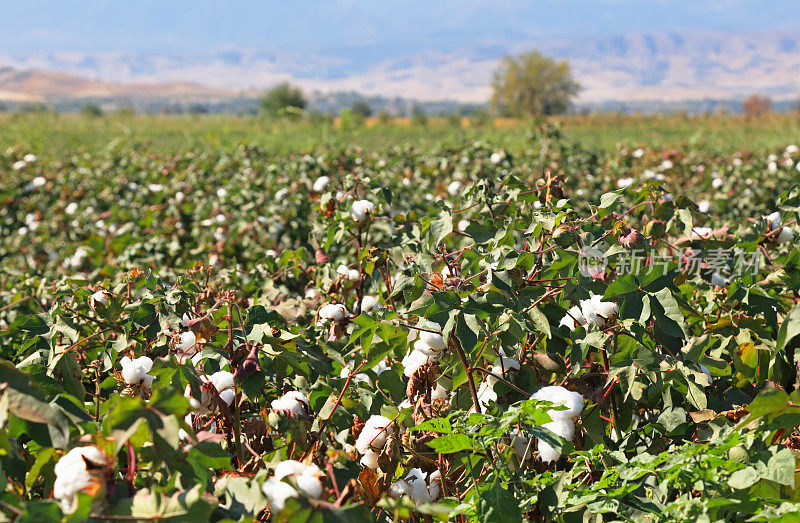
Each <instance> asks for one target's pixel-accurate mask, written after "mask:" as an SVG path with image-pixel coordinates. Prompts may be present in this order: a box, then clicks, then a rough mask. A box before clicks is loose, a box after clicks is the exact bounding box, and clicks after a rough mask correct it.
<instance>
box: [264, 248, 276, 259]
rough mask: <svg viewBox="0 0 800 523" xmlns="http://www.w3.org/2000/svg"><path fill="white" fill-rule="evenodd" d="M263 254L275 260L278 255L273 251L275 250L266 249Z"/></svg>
mask: <svg viewBox="0 0 800 523" xmlns="http://www.w3.org/2000/svg"><path fill="white" fill-rule="evenodd" d="M264 254H266V255H267V257H268V258H275V257H276V256H278V253H277V252H276V251H275V249H267V252H265V253H264Z"/></svg>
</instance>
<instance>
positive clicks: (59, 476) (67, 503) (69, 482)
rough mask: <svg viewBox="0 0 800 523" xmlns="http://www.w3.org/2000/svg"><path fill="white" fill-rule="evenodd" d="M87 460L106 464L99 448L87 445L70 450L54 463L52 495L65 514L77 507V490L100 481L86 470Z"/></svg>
mask: <svg viewBox="0 0 800 523" xmlns="http://www.w3.org/2000/svg"><path fill="white" fill-rule="evenodd" d="M87 461H88V462H89V463H91V464H93V465H96V466H104V465H106V464H108V459H107V458H106V456H105V454H103V453H102V452H101V451H100V449H98V448H97V447H95V446H88V447H77V448H74V449H72V450H70V451H69V452H67V453H66V454H65V455H64V456H62V457H61V459H59V460H58V463H56V465H55V469H54V471H55V474H56V480H55V482H54V483H53V497H54V498H55V499H57V500H58V501H59V502H60V504H61V510H62V511H63V512H64V513H66V514H71V513H72V512H74V511H75V509H76V508H77V503H76V501H77V499H76V495H77V494H78V492H81V491H84V490H89V489H90V487H93V486H95V485H97V484H98V483H99V481H100V479H99V478H98V477H97V476H95V475H93V474H92V473H90V472H89V471H88V470H87V468H86V467H87Z"/></svg>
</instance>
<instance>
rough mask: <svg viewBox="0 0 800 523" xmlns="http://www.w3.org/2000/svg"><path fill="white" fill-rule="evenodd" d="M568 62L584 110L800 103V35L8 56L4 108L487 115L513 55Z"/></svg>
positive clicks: (0, 76)
mask: <svg viewBox="0 0 800 523" xmlns="http://www.w3.org/2000/svg"><path fill="white" fill-rule="evenodd" d="M528 49H539V50H541V51H543V52H544V53H545V54H548V55H550V56H553V57H556V58H560V59H561V58H563V59H567V60H569V62H570V64H571V66H572V69H573V72H574V76H575V78H576V79H577V81H578V82H579V83H580V84H581V86H582V90H581V92H580V94H579V98H578V103H579V104H583V105H586V104H591V105H599V104H607V103H609V102H626V103H642V102H645V101H661V102H677V101H693V100H694V101H697V100H704V99H710V98H711V99H720V100H735V99H741V98H742V97H744V96H747V95H749V94H751V93H755V92H758V93H761V94H765V95H768V96H770V97H772V98H773V99H774V100H796V99H798V98H800V30H775V31H740V32H733V33H731V32H713V31H692V32H681V33H660V34H649V35H637V34H632V35H624V36H619V37H592V38H581V37H574V38H568V39H558V40H545V39H542V40H541V41H527V42H522V43H518V44H515V45H514V46H512V47H508V46H499V45H498V46H482V47H475V48H469V49H464V50H460V51H447V52H444V51H435V50H416V51H413V52H410V51H408V50H404V49H403V48H400V47H397V46H393V47H388V48H381V47H377V48H373V47H366V48H364V47H342V48H336V49H325V50H320V51H318V52H309V51H302V52H301V51H280V52H279V51H274V52H271V51H265V50H258V49H235V50H234V49H221V50H216V51H209V52H190V51H181V52H161V53H154V52H130V51H102V52H87V51H69V50H57V51H48V52H44V51H35V52H18V53H8V52H3V51H0V67H5V68H4V69H0V100H10V101H25V100H53V99H64V98H72V99H76V98H77V99H90V98H91V99H108V98H117V97H128V98H130V97H141V98H153V97H155V98H159V97H160V98H177V99H179V100H181V101H183V102H199V101H203V100H206V101H207V100H219V99H224V98H226V97H228V98H253V97H255V95H256V93H258V92H260V91H262V90H263V89H265V88H267V87H269V86H270V85H273V84H275V83H276V82H279V81H283V80H288V81H291V82H293V83H296V84H298V85H300V86H301V87H303V88H304V89H305V90H307V91H309V92H311V91H319V92H322V93H334V92H342V91H350V92H352V91H356V92H358V93H361V94H363V95H366V96H381V97H386V98H393V97H401V98H403V99H413V100H419V101H433V100H451V101H455V102H459V103H483V102H485V101H486V100H487V99H488V98H489V95H490V92H491V88H490V85H489V84H490V81H491V77H492V73H493V71H494V70H495V69H496V67H497V65H498V64H499V62H500V60H501V59H502V57H503V56H504V55H506V54H508V53H515V52H520V51H524V50H528Z"/></svg>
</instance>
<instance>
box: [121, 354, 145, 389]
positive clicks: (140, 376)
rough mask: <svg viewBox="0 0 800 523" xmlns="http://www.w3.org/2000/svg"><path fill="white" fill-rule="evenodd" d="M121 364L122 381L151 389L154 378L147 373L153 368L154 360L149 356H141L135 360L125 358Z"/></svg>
mask: <svg viewBox="0 0 800 523" xmlns="http://www.w3.org/2000/svg"><path fill="white" fill-rule="evenodd" d="M119 363H120V365H122V379H123V381H125V383H126V384H128V385H145V386H146V387H148V388H149V387H150V383H152V382H153V376H149V375H148V374H147V373H148V372H150V369H152V368H153V360H151V359H150V358H148V357H147V356H140V357H138V358H136V359H134V360H132V359H130V358H129V357H127V356H124V357H123V358H122V359H121V360H119Z"/></svg>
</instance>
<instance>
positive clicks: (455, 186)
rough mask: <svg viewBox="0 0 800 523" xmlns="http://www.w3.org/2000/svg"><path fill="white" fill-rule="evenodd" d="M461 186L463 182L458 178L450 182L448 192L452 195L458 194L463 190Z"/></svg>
mask: <svg viewBox="0 0 800 523" xmlns="http://www.w3.org/2000/svg"><path fill="white" fill-rule="evenodd" d="M461 186H462V185H461V182H459V181H458V180H455V181H452V182H450V184H449V185H448V186H447V194H449V195H450V196H455V195H457V194H458V193H459V192H461Z"/></svg>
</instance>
